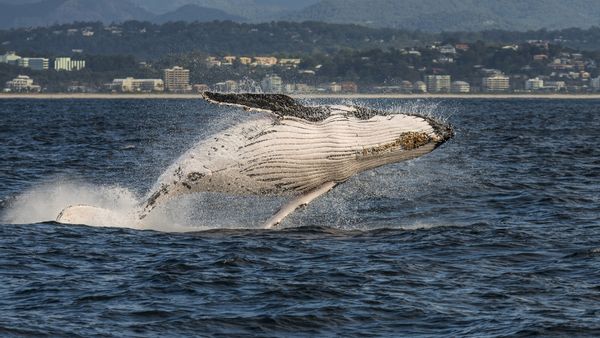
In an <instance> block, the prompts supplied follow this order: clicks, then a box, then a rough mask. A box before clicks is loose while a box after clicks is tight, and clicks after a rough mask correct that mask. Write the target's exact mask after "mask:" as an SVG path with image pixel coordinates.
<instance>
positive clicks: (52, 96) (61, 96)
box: [0, 93, 600, 100]
mask: <svg viewBox="0 0 600 338" xmlns="http://www.w3.org/2000/svg"><path fill="white" fill-rule="evenodd" d="M290 96H292V97H294V98H298V99H490V100H493V99H497V100H505V99H549V100H600V94H529V93H528V94H295V95H294V94H292V95H290ZM200 98H202V97H201V95H200V94H166V93H156V94H109V93H42V94H15V93H0V100H2V99H40V100H68V99H104V100H106V99H109V100H112V99H128V100H131V99H143V100H148V99H150V100H152V99H200Z"/></svg>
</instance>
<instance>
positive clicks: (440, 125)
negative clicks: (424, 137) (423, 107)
mask: <svg viewBox="0 0 600 338" xmlns="http://www.w3.org/2000/svg"><path fill="white" fill-rule="evenodd" d="M422 118H423V119H425V121H427V123H429V125H430V126H431V128H433V131H434V132H435V135H436V137H434V139H433V141H434V142H435V143H436V144H435V146H436V148H437V147H439V146H441V145H442V144H444V143H445V142H446V141H448V140H450V139H451V138H453V137H454V127H453V126H452V125H451V124H447V123H444V122H441V121H438V120H436V119H435V118H432V117H426V116H423V117H422Z"/></svg>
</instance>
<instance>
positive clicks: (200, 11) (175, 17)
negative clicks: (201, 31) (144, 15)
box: [152, 5, 245, 23]
mask: <svg viewBox="0 0 600 338" xmlns="http://www.w3.org/2000/svg"><path fill="white" fill-rule="evenodd" d="M214 20H220V21H225V20H230V21H244V20H245V19H244V18H242V17H239V16H236V15H231V14H229V13H226V12H224V11H222V10H219V9H214V8H208V7H201V6H197V5H184V6H182V7H179V8H178V9H176V10H174V11H172V12H168V13H165V14H162V15H159V16H157V17H155V18H154V19H152V21H153V22H156V23H165V22H175V21H186V22H194V21H198V22H208V21H214Z"/></svg>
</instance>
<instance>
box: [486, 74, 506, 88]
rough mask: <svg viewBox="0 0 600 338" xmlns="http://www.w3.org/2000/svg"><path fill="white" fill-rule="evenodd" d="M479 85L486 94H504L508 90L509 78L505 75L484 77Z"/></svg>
mask: <svg viewBox="0 0 600 338" xmlns="http://www.w3.org/2000/svg"><path fill="white" fill-rule="evenodd" d="M481 85H482V87H483V90H484V91H486V92H506V91H508V90H509V89H510V78H509V77H508V76H506V75H501V74H496V75H493V76H489V77H484V78H483V79H482V80H481Z"/></svg>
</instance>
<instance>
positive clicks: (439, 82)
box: [425, 75, 452, 93]
mask: <svg viewBox="0 0 600 338" xmlns="http://www.w3.org/2000/svg"><path fill="white" fill-rule="evenodd" d="M425 82H426V83H427V91H429V92H430V93H449V92H450V90H451V87H452V86H451V78H450V75H427V76H426V77H425Z"/></svg>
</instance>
